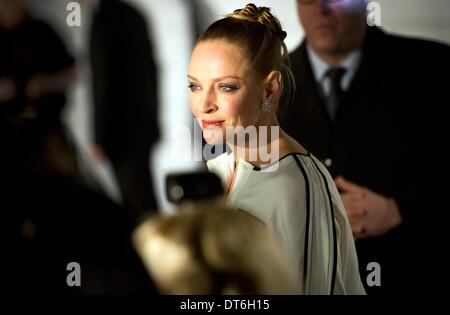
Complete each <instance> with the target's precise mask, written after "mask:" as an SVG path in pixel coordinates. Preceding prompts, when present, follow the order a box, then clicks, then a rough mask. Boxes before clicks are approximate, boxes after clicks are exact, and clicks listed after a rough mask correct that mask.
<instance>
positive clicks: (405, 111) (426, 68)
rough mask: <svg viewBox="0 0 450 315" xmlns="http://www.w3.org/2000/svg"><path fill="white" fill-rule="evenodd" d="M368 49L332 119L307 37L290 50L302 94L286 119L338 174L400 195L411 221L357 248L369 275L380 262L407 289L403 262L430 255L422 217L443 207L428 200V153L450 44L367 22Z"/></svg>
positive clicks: (393, 282) (388, 284)
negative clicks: (411, 36)
mask: <svg viewBox="0 0 450 315" xmlns="http://www.w3.org/2000/svg"><path fill="white" fill-rule="evenodd" d="M362 52H363V55H362V59H361V64H360V66H359V68H358V70H357V72H356V74H355V76H354V78H353V80H352V82H351V84H350V87H349V89H348V90H347V91H346V92H345V95H344V96H343V100H342V103H341V105H340V106H339V109H338V111H337V117H336V120H335V122H334V123H333V122H332V121H331V120H330V118H329V116H328V114H327V111H326V108H325V104H324V102H323V101H322V100H321V97H320V96H319V91H318V86H317V83H316V81H315V79H314V76H313V72H312V68H311V64H310V62H309V60H308V55H307V51H306V44H305V42H303V43H302V45H301V46H300V47H299V48H298V49H297V50H295V51H294V52H293V53H292V54H291V56H290V58H291V69H292V71H293V73H294V76H295V79H296V96H295V100H294V102H293V103H292V105H290V106H289V107H288V108H287V114H285V115H280V122H281V126H282V128H283V129H284V130H285V131H286V132H287V133H288V134H289V135H291V136H292V137H294V138H295V139H296V140H297V141H299V142H300V143H301V144H303V145H304V146H305V147H306V148H307V149H308V150H310V151H311V152H312V153H313V154H314V155H315V156H317V157H318V158H319V159H320V160H322V161H325V160H326V159H328V164H330V163H329V162H330V161H331V166H330V167H329V170H330V172H331V174H332V175H333V176H337V175H343V176H344V177H345V178H347V179H348V180H350V181H353V182H355V183H357V184H359V185H362V186H365V187H367V188H369V189H371V190H373V191H375V192H377V193H379V194H382V195H384V196H387V197H392V198H394V199H395V200H396V201H397V203H398V205H399V208H400V212H401V215H402V218H403V221H404V224H402V225H401V226H400V227H398V228H395V229H393V230H392V231H390V232H388V233H387V234H385V235H383V236H379V237H373V238H366V239H362V240H358V241H357V250H358V256H359V260H360V273H361V276H362V280H363V282H365V277H366V276H367V274H368V271H367V270H366V266H367V263H368V262H370V261H375V262H379V263H380V265H381V268H382V271H383V272H384V273H383V278H382V281H384V282H383V285H384V288H385V289H393V288H394V287H401V288H405V287H406V286H407V285H406V283H405V282H406V281H408V280H411V281H414V282H413V283H417V282H416V279H412V278H411V279H409V278H408V275H407V273H408V271H409V269H408V268H404V267H405V266H406V265H405V264H410V265H411V260H410V259H417V258H418V257H419V258H420V257H421V256H423V253H421V252H420V250H419V251H418V248H423V247H421V245H424V246H425V245H427V244H426V242H425V240H424V235H426V231H427V230H428V227H427V226H426V224H425V223H424V220H423V219H424V217H430V216H432V215H433V213H434V211H435V210H436V209H434V208H431V207H427V200H426V196H425V191H426V188H427V185H426V181H425V180H426V178H425V174H426V172H427V169H428V168H429V167H430V166H429V165H427V164H426V161H427V159H426V157H427V155H429V154H432V152H430V147H429V141H430V137H433V136H434V133H433V132H432V131H431V129H430V124H431V123H432V115H433V111H434V108H435V106H440V105H441V104H440V103H439V102H441V103H442V101H444V100H445V98H444V97H443V92H444V91H445V88H444V82H442V81H439V80H438V79H437V76H436V70H438V69H441V70H442V71H447V73H450V72H448V70H449V69H450V68H449V64H448V61H447V60H446V59H447V58H448V56H450V54H449V48H448V46H446V45H441V44H437V43H432V42H427V41H422V40H416V39H408V38H402V37H398V36H392V35H387V34H385V33H384V32H383V31H382V30H380V29H378V28H368V31H367V35H366V38H365V41H364V44H363V47H362ZM414 261H416V260H414ZM401 272H403V275H401ZM405 279H406V280H405Z"/></svg>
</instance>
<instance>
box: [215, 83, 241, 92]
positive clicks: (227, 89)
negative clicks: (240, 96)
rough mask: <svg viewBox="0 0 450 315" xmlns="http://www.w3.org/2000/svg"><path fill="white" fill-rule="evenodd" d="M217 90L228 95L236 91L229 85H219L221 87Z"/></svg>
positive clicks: (234, 87)
mask: <svg viewBox="0 0 450 315" xmlns="http://www.w3.org/2000/svg"><path fill="white" fill-rule="evenodd" d="M219 89H220V90H221V91H223V92H226V93H229V92H233V91H234V90H236V89H237V87H236V86H234V85H229V84H226V85H225V84H223V85H222V84H221V85H219Z"/></svg>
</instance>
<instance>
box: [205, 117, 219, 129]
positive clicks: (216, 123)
mask: <svg viewBox="0 0 450 315" xmlns="http://www.w3.org/2000/svg"><path fill="white" fill-rule="evenodd" d="M223 122H224V120H203V119H202V128H203V129H210V128H215V127H220V126H222V123H223Z"/></svg>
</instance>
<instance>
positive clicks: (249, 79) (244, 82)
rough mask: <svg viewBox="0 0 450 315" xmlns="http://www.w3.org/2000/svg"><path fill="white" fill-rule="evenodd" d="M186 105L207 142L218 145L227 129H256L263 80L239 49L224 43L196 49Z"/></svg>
mask: <svg viewBox="0 0 450 315" xmlns="http://www.w3.org/2000/svg"><path fill="white" fill-rule="evenodd" d="M188 80H189V88H190V90H191V91H190V93H189V104H190V107H191V110H192V112H193V113H194V116H195V117H196V119H197V120H198V122H199V124H200V126H201V128H202V130H203V137H204V138H205V140H206V142H208V143H221V142H223V141H224V137H225V136H226V128H227V127H236V126H241V127H244V128H245V127H248V126H257V125H258V120H259V118H260V116H261V113H262V111H261V102H262V100H263V97H264V80H263V78H261V77H260V76H258V75H257V74H256V73H255V72H254V71H252V70H251V69H250V68H249V67H248V64H247V60H246V58H244V57H243V56H242V55H241V52H240V50H239V48H238V47H237V46H235V45H233V44H230V43H228V42H227V41H225V40H206V41H203V42H200V43H198V44H197V46H196V47H195V49H194V51H193V53H192V57H191V62H190V65H189V75H188Z"/></svg>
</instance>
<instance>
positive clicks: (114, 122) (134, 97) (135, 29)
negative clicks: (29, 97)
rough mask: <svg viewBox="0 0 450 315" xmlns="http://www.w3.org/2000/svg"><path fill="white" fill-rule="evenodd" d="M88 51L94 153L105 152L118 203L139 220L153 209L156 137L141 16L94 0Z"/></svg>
mask: <svg viewBox="0 0 450 315" xmlns="http://www.w3.org/2000/svg"><path fill="white" fill-rule="evenodd" d="M90 54H91V65H92V75H93V93H94V102H95V114H94V115H95V122H94V124H95V141H96V145H97V146H98V147H97V148H96V150H95V151H96V152H95V155H97V157H98V158H102V157H106V158H109V160H110V161H111V163H112V166H113V168H114V172H115V175H116V178H117V181H118V184H119V187H120V190H121V193H122V198H123V204H124V206H125V207H126V208H127V209H129V210H130V211H131V212H132V215H133V216H134V217H135V218H136V220H139V219H140V218H141V216H142V214H144V213H145V211H147V210H154V209H157V204H156V199H155V195H154V188H153V182H152V178H151V175H150V170H149V155H150V149H151V147H152V145H153V144H154V143H155V142H156V141H157V139H158V137H159V128H158V123H157V120H158V112H157V106H158V87H157V82H156V80H157V78H156V75H157V70H156V65H155V60H154V58H153V51H152V46H151V42H150V40H149V34H148V31H147V24H146V22H145V20H144V19H143V18H142V16H141V15H140V14H139V13H138V12H137V11H136V10H135V9H133V8H132V7H130V6H129V5H127V4H125V3H123V2H121V1H116V0H106V1H100V2H99V7H98V8H97V12H96V13H95V14H94V17H93V24H92V30H91V38H90Z"/></svg>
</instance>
